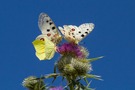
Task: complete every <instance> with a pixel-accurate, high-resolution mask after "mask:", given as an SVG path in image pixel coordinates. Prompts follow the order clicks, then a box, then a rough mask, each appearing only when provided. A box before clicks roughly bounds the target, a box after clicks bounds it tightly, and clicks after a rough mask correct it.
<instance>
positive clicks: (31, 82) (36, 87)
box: [22, 76, 45, 90]
mask: <svg viewBox="0 0 135 90" xmlns="http://www.w3.org/2000/svg"><path fill="white" fill-rule="evenodd" d="M22 85H23V86H24V87H26V88H28V89H29V90H45V85H44V82H43V80H41V79H37V77H35V76H30V77H28V78H25V79H24V81H23V82H22Z"/></svg>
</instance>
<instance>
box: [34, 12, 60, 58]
mask: <svg viewBox="0 0 135 90" xmlns="http://www.w3.org/2000/svg"><path fill="white" fill-rule="evenodd" d="M38 26H39V28H40V30H41V33H42V34H41V35H39V36H37V37H36V39H35V40H34V41H33V42H32V43H33V46H34V48H35V50H36V56H37V57H38V58H39V60H50V59H51V58H52V57H53V56H54V54H55V51H56V44H58V43H59V42H60V41H61V39H62V37H61V35H60V33H59V31H58V29H57V27H56V25H55V24H54V22H53V21H52V20H51V18H50V17H49V16H48V15H47V14H45V13H41V14H40V15H39V19H38Z"/></svg>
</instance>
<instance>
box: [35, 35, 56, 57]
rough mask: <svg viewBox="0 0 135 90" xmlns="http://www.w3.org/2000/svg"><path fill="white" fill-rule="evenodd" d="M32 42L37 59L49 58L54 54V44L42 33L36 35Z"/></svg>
mask: <svg viewBox="0 0 135 90" xmlns="http://www.w3.org/2000/svg"><path fill="white" fill-rule="evenodd" d="M32 43H33V45H34V48H35V50H36V56H37V57H38V58H39V60H46V59H47V60H50V59H51V58H52V57H53V56H54V54H55V44H54V43H53V42H51V41H50V40H49V39H47V38H46V37H44V36H43V35H40V36H38V37H37V39H36V40H34V41H33V42H32Z"/></svg>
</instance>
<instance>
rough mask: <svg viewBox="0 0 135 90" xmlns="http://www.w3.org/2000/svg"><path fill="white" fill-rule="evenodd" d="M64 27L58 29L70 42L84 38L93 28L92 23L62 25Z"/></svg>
mask: <svg viewBox="0 0 135 90" xmlns="http://www.w3.org/2000/svg"><path fill="white" fill-rule="evenodd" d="M63 27H64V28H62V27H60V28H59V29H60V31H61V32H62V34H63V35H64V36H65V38H66V39H67V40H68V41H70V42H76V43H78V42H80V41H81V40H82V39H83V38H85V37H86V36H87V35H88V34H89V33H90V32H91V31H92V30H93V29H94V24H93V23H85V24H81V25H80V26H79V27H77V26H75V25H64V26H63Z"/></svg>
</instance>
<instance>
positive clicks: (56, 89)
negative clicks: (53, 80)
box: [50, 86, 63, 90]
mask: <svg viewBox="0 0 135 90" xmlns="http://www.w3.org/2000/svg"><path fill="white" fill-rule="evenodd" d="M50 90H63V88H62V87H61V86H60V87H53V88H50Z"/></svg>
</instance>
